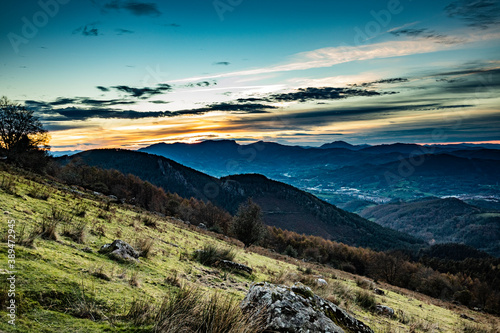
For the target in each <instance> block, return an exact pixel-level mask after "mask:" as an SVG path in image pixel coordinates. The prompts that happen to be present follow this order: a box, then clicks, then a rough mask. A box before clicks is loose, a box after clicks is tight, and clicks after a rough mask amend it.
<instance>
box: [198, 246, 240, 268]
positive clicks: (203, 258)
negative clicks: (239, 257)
mask: <svg viewBox="0 0 500 333" xmlns="http://www.w3.org/2000/svg"><path fill="white" fill-rule="evenodd" d="M235 256H236V253H235V252H234V250H232V249H223V248H218V247H216V246H214V245H212V244H208V245H205V246H204V247H203V250H197V251H195V252H194V253H193V259H194V260H196V261H198V262H199V263H200V264H202V265H206V266H213V265H215V264H216V263H217V262H218V261H221V260H229V261H233V260H234V257H235Z"/></svg>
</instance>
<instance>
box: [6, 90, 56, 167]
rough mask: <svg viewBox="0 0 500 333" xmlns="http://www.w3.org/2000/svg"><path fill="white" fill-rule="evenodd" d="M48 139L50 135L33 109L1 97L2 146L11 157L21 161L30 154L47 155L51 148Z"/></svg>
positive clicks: (33, 156)
mask: <svg viewBox="0 0 500 333" xmlns="http://www.w3.org/2000/svg"><path fill="white" fill-rule="evenodd" d="M48 141H49V135H48V133H47V131H46V130H45V129H44V128H43V125H42V122H41V121H40V119H38V117H37V116H36V115H35V114H34V111H33V110H29V109H26V108H25V107H23V106H21V105H20V104H16V103H14V102H12V101H10V100H9V99H8V98H7V97H5V96H3V97H1V98H0V148H1V150H2V151H3V153H4V154H5V155H7V157H8V158H9V159H12V160H14V161H17V162H20V161H21V160H23V159H26V158H28V155H29V158H40V157H42V156H45V155H46V151H47V150H49V149H50V148H49V146H48V145H47V144H48ZM35 155H36V156H35ZM22 164H24V163H22Z"/></svg>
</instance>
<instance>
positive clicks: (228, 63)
mask: <svg viewBox="0 0 500 333" xmlns="http://www.w3.org/2000/svg"><path fill="white" fill-rule="evenodd" d="M214 65H216V66H229V65H231V63H230V62H229V61H219V62H214Z"/></svg>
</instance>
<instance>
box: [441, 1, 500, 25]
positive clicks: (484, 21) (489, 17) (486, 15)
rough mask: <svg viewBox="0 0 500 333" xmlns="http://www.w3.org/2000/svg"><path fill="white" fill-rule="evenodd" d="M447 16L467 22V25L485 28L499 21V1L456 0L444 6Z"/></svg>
mask: <svg viewBox="0 0 500 333" xmlns="http://www.w3.org/2000/svg"><path fill="white" fill-rule="evenodd" d="M445 11H446V13H447V14H448V16H449V17H454V18H458V19H461V20H463V21H465V22H467V25H469V26H471V27H476V28H480V29H487V28H489V27H491V26H495V25H498V24H499V22H500V2H499V1H498V0H474V1H471V0H458V1H453V2H452V3H450V4H449V5H448V6H446V7H445Z"/></svg>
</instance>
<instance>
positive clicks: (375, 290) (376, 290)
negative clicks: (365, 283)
mask: <svg viewBox="0 0 500 333" xmlns="http://www.w3.org/2000/svg"><path fill="white" fill-rule="evenodd" d="M373 292H374V293H375V294H377V295H382V296H383V295H385V291H383V290H382V289H378V288H375V289H373Z"/></svg>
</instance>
